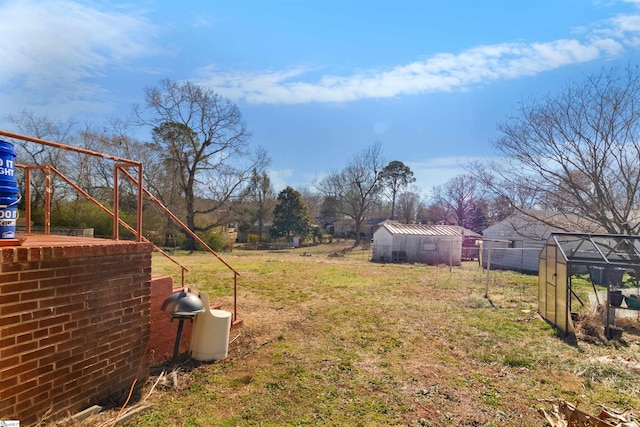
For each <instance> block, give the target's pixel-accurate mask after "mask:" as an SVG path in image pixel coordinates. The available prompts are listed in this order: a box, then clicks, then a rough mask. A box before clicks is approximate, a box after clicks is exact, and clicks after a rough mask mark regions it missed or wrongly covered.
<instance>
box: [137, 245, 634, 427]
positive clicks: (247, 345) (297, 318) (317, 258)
mask: <svg viewBox="0 0 640 427" xmlns="http://www.w3.org/2000/svg"><path fill="white" fill-rule="evenodd" d="M302 252H306V253H308V254H310V256H300V255H301V253H302ZM335 254H338V255H339V256H330V255H335ZM224 257H225V259H226V260H227V261H228V262H229V263H230V264H231V265H233V266H234V267H236V268H237V269H238V270H239V271H240V272H241V277H240V280H239V294H238V297H239V299H238V302H239V305H238V314H239V317H240V318H241V319H242V320H243V321H244V325H243V326H242V327H241V328H239V329H234V330H232V333H231V338H232V340H233V341H232V343H231V344H230V347H229V351H230V353H229V357H228V358H227V359H225V360H224V361H219V362H215V363H211V364H197V363H194V362H189V361H186V360H183V363H182V365H181V366H180V375H179V379H180V380H179V385H178V387H173V388H166V389H158V390H156V391H155V392H154V393H153V394H152V396H151V398H150V400H149V401H151V402H153V403H154V405H155V406H154V409H153V410H152V411H150V412H148V413H146V414H144V415H142V416H140V417H138V418H137V419H136V420H135V421H133V422H131V423H129V424H128V425H132V426H164V425H184V426H232V425H233V426H236V425H239V426H249V425H263V426H280V425H291V426H293V425H349V426H355V425H362V426H371V425H405V426H452V425H455V426H543V425H545V422H544V420H543V419H542V417H540V416H539V415H538V413H537V408H538V407H541V406H544V405H545V403H544V402H543V400H545V399H566V400H567V401H570V402H572V403H576V402H579V405H580V407H581V408H582V409H584V410H588V411H593V412H596V413H597V410H598V408H599V407H600V405H607V406H609V407H616V408H620V409H628V408H637V407H638V404H639V402H640V401H639V400H638V399H639V398H638V395H639V394H640V393H639V392H640V378H639V377H638V373H637V372H634V371H633V370H632V369H631V370H630V369H628V368H625V367H624V366H623V365H622V364H615V363H608V361H607V359H603V357H609V358H611V357H615V358H622V359H624V360H627V361H631V362H637V361H638V346H639V342H640V337H639V336H638V326H637V322H636V323H633V322H632V323H631V324H630V325H627V329H626V330H625V334H624V335H623V339H622V341H620V342H615V343H609V342H607V341H605V340H597V339H590V340H589V341H588V342H587V341H585V340H581V341H579V342H578V345H571V344H569V343H567V342H565V341H563V340H562V339H560V338H558V337H557V336H556V335H555V333H554V330H553V329H552V328H550V327H549V326H548V325H547V324H546V323H545V322H544V321H542V320H541V319H540V318H539V317H537V315H536V309H537V301H536V296H537V278H536V277H533V276H524V275H519V274H515V273H511V272H492V274H491V276H490V288H489V296H490V299H485V298H483V296H484V291H485V279H486V275H485V273H484V272H483V271H482V270H481V269H480V268H479V267H478V266H477V264H476V263H466V264H465V265H463V266H462V267H456V268H453V269H449V268H448V267H430V266H424V265H414V264H404V265H391V264H375V263H370V262H368V253H367V252H366V251H362V250H361V249H359V248H356V249H353V250H349V244H348V243H342V244H339V243H336V244H333V245H325V246H320V247H314V248H304V249H297V250H291V251H279V252H269V251H262V252H255V251H241V250H236V251H234V252H233V253H232V254H226V255H224ZM179 259H180V261H181V262H184V263H185V264H186V265H188V266H189V268H190V269H191V271H192V272H193V273H192V274H190V276H189V277H188V280H189V283H188V284H189V285H190V286H192V287H194V288H195V289H198V290H202V291H206V292H209V293H210V294H214V295H217V297H216V301H218V302H221V303H222V304H223V309H229V308H230V304H231V296H230V293H229V289H228V286H227V285H226V284H228V283H230V282H229V280H230V279H229V277H230V276H229V275H228V273H227V272H226V271H225V270H224V268H223V267H221V266H220V265H219V263H217V262H215V260H212V259H211V257H207V256H205V255H195V254H194V255H186V254H183V255H180V257H179ZM172 268H173V267H172V265H171V264H170V263H168V262H166V261H164V260H162V259H160V258H157V259H155V260H154V270H155V271H156V272H160V273H167V274H173V275H175V276H176V277H178V276H179V272H176V271H175V269H174V271H172ZM196 271H197V273H196ZM225 283H226V284H225ZM583 325H584V330H586V329H588V324H587V323H586V322H585V323H584V324H583ZM593 327H594V328H595V329H594V331H597V326H593ZM585 334H586V332H585ZM587 335H589V336H591V334H587ZM585 336H586V335H585ZM149 384H150V383H149ZM148 387H149V385H147V387H146V389H145V390H148Z"/></svg>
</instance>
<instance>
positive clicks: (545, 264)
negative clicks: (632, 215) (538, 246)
mask: <svg viewBox="0 0 640 427" xmlns="http://www.w3.org/2000/svg"><path fill="white" fill-rule="evenodd" d="M538 262H539V273H538V312H539V313H540V315H541V316H542V317H543V318H544V319H545V320H547V321H548V322H549V323H551V324H552V325H554V326H555V327H556V328H557V329H558V330H559V331H560V332H562V333H564V334H565V335H566V334H573V333H574V326H573V321H572V318H571V312H572V301H573V299H574V298H575V299H577V300H578V301H579V302H580V303H582V301H580V298H578V296H577V295H576V294H575V292H574V291H573V289H572V277H573V276H575V275H577V274H585V273H587V272H591V271H593V269H594V268H599V269H600V270H601V271H604V272H613V271H614V270H618V271H620V269H624V270H625V271H627V272H633V273H634V275H635V278H636V287H637V283H638V282H637V280H638V279H640V236H629V235H618V234H589V233H552V234H551V235H550V236H549V238H548V239H547V242H546V244H545V246H544V247H543V248H542V250H541V252H540V256H539V261H538ZM603 277H605V280H603V281H601V282H600V283H599V284H600V285H604V286H605V288H606V291H607V293H606V295H607V296H608V297H607V298H606V300H605V301H603V302H604V305H605V308H606V316H607V319H606V320H607V321H606V324H605V335H606V336H607V337H609V327H610V324H611V323H612V322H613V319H610V316H611V314H610V313H611V311H612V310H611V306H610V300H611V290H612V285H615V284H616V283H614V279H612V278H613V277H614V275H613V274H610V275H609V276H607V275H605V276H603ZM606 277H609V279H606ZM620 277H621V276H620ZM591 280H592V283H594V278H593V277H591ZM594 291H595V284H594ZM613 316H614V319H615V313H613Z"/></svg>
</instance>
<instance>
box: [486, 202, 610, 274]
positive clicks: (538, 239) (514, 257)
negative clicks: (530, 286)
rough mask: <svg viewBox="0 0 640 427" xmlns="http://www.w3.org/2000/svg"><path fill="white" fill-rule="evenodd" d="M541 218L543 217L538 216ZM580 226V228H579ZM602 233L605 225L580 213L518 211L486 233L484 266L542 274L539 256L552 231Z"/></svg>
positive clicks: (488, 229) (489, 228)
mask: <svg viewBox="0 0 640 427" xmlns="http://www.w3.org/2000/svg"><path fill="white" fill-rule="evenodd" d="M536 218H539V219H536ZM576 228H579V229H578V230H576ZM562 231H571V232H580V233H602V232H603V230H602V227H601V226H599V225H597V224H594V223H593V222H590V221H587V220H584V219H582V218H579V217H577V216H572V217H567V215H566V214H559V213H554V212H539V211H536V212H534V211H531V212H528V213H523V212H517V213H515V214H513V215H511V216H509V217H508V218H506V219H504V220H503V221H501V222H499V223H497V224H494V225H492V226H491V227H488V228H487V229H486V230H484V232H483V233H482V236H483V237H482V251H481V257H482V266H483V267H485V268H486V267H487V264H488V261H489V250H490V251H491V268H492V269H503V270H514V271H520V272H523V273H538V257H539V255H540V251H541V250H542V248H543V247H544V245H545V243H546V241H547V239H548V238H549V236H550V235H551V233H552V232H562Z"/></svg>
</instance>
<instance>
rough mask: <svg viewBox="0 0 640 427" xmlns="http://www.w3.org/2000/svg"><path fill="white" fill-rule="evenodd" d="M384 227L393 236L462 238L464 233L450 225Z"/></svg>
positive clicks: (384, 225)
mask: <svg viewBox="0 0 640 427" xmlns="http://www.w3.org/2000/svg"><path fill="white" fill-rule="evenodd" d="M382 227H384V228H386V229H387V230H388V231H389V233H391V234H402V235H417V236H457V237H462V233H461V232H460V231H459V230H457V229H456V228H454V227H452V226H449V225H422V224H396V223H385V224H383V225H382Z"/></svg>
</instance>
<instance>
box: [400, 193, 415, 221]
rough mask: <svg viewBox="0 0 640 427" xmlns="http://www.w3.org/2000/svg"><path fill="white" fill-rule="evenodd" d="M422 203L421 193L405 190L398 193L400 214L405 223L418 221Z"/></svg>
mask: <svg viewBox="0 0 640 427" xmlns="http://www.w3.org/2000/svg"><path fill="white" fill-rule="evenodd" d="M420 203H421V200H420V194H418V193H417V192H415V191H405V192H403V193H400V194H398V206H397V207H398V214H399V217H400V218H402V220H403V221H404V223H405V224H411V223H414V222H415V221H416V219H417V216H418V210H419V208H420Z"/></svg>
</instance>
